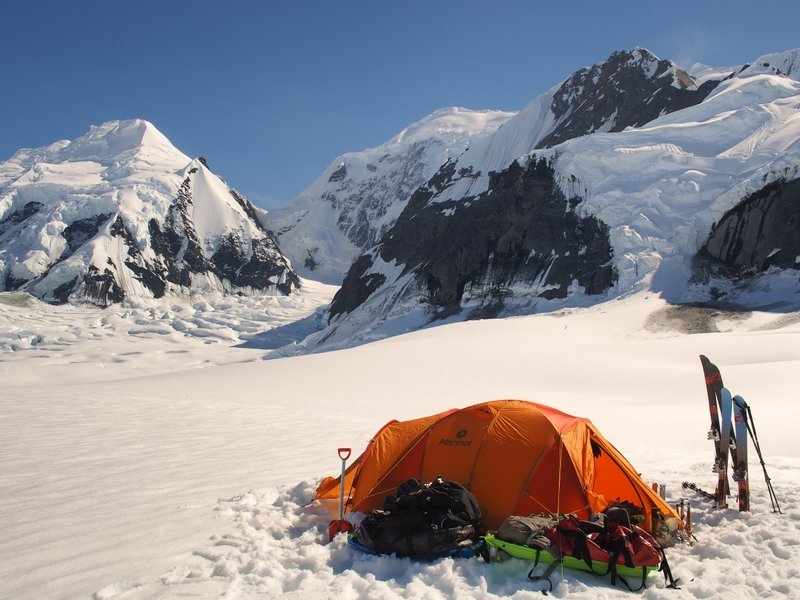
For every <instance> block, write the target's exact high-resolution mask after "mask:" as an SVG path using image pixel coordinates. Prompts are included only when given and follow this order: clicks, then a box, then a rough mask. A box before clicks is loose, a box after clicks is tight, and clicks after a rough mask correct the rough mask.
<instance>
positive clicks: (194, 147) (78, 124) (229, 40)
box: [0, 0, 800, 208]
mask: <svg viewBox="0 0 800 600" xmlns="http://www.w3.org/2000/svg"><path fill="white" fill-rule="evenodd" d="M0 17H1V18H2V19H1V20H2V23H3V28H2V34H0V67H2V74H3V75H2V81H3V84H4V85H3V86H2V90H0V160H5V159H7V158H9V157H10V156H11V155H12V154H13V153H14V152H15V151H16V150H17V149H19V148H21V147H37V146H43V145H46V144H49V143H51V142H54V141H56V140H59V139H74V138H76V137H78V136H80V135H82V134H83V133H85V132H86V131H87V130H88V129H89V126H90V125H92V124H99V123H102V122H105V121H108V120H113V119H130V118H136V117H141V118H144V119H147V120H149V121H151V122H153V123H154V124H155V125H156V127H158V128H159V129H160V130H161V131H162V132H163V133H164V134H165V135H166V136H167V137H169V138H170V140H172V142H173V143H174V144H175V145H176V146H177V147H178V148H179V149H181V150H182V151H183V152H185V153H186V154H189V155H190V156H197V155H201V154H202V155H204V156H205V157H206V158H207V159H208V161H209V163H210V166H211V168H212V169H213V170H214V171H215V172H216V173H217V174H219V175H221V176H222V177H223V178H225V179H226V180H227V181H228V182H229V183H230V184H231V185H233V186H234V187H236V188H237V189H239V190H240V191H242V192H243V193H245V194H246V195H247V196H248V197H249V198H250V199H251V200H253V201H254V202H255V203H256V204H259V205H260V206H263V207H266V208H274V207H276V206H279V205H281V204H283V203H284V202H286V201H287V200H289V199H291V198H292V197H293V196H294V195H296V194H297V193H299V192H300V191H301V190H302V189H303V188H304V187H305V186H306V185H308V184H310V183H311V182H312V181H313V180H314V179H315V178H316V177H317V176H318V175H319V173H320V172H321V171H322V169H323V168H325V166H326V165H327V164H328V163H329V162H330V161H332V160H333V159H334V158H335V157H336V156H338V155H340V154H343V153H345V152H349V151H356V150H362V149H364V148H368V147H372V146H376V145H379V144H381V143H383V142H384V141H386V140H388V139H389V138H390V137H392V136H393V135H395V134H396V133H398V132H399V131H400V130H401V129H403V128H404V127H405V126H407V125H409V124H411V123H413V122H414V121H417V120H419V119H421V118H422V117H424V116H425V115H427V114H429V113H431V112H433V111H434V110H436V109H439V108H443V107H446V106H454V105H457V106H465V107H467V108H473V109H483V108H492V109H503V110H519V109H521V108H522V107H523V106H525V105H526V104H527V103H528V102H530V101H531V100H532V99H533V98H534V97H536V96H537V95H538V94H540V93H542V92H544V91H545V90H547V89H548V88H550V87H551V86H553V85H554V84H556V83H558V82H560V81H562V80H563V79H565V78H566V77H568V76H569V75H570V74H571V73H572V72H573V71H575V70H576V69H578V68H581V67H583V66H587V65H591V64H593V63H595V62H600V61H603V60H604V59H606V58H607V57H608V56H609V55H610V54H611V53H612V52H613V51H614V50H619V49H629V48H633V47H635V46H642V47H645V48H648V49H650V50H652V51H653V52H654V53H655V54H657V55H658V56H659V57H660V58H668V59H672V60H675V61H676V62H677V63H678V64H680V65H681V66H684V67H689V66H691V65H692V64H694V63H695V62H703V63H706V64H710V65H715V66H722V65H735V64H742V63H745V62H748V61H750V60H753V59H755V58H757V57H758V56H760V55H762V54H766V53H769V52H778V51H783V50H788V49H791V48H796V47H800V33H799V32H798V29H797V24H798V23H800V2H793V1H789V0H784V1H780V2H776V1H772V0H759V2H740V1H738V0H729V1H725V2H716V1H703V0H695V1H693V2H684V1H672V2H618V1H603V2H600V1H596V0H595V1H591V2H574V1H573V2H548V3H544V2H537V1H534V0H529V1H521V0H513V1H510V0H509V1H504V0H493V1H488V0H487V1H485V2H477V1H473V0H461V1H458V2H456V1H451V0H427V1H417V0H403V1H401V2H397V1H395V2H388V1H381V0H373V1H371V2H370V1H366V0H362V1H358V2H356V1H349V0H340V1H337V2H332V1H327V0H326V1H317V2H310V1H303V0H293V1H289V0H286V1H282V0H272V1H270V0H263V1H255V0H250V1H244V0H242V1H236V0H231V1H229V2H222V1H220V0H217V1H216V2H210V1H206V0H192V1H184V0H156V1H153V0H137V1H135V2H122V1H121V0H103V1H101V0H95V1H87V0H69V1H67V0H49V1H43V0H8V1H5V2H3V3H2V4H1V5H0Z"/></svg>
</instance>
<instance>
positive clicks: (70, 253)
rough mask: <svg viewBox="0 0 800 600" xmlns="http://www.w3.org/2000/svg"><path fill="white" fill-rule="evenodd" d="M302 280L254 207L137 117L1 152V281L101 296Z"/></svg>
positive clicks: (53, 298) (267, 286)
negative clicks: (65, 139) (71, 136)
mask: <svg viewBox="0 0 800 600" xmlns="http://www.w3.org/2000/svg"><path fill="white" fill-rule="evenodd" d="M299 283H300V280H299V278H298V276H297V274H296V273H295V272H294V270H293V269H292V268H291V264H290V263H289V261H288V259H287V258H286V257H285V256H283V254H282V253H281V252H280V250H279V248H278V246H277V243H276V241H275V239H274V237H273V235H272V234H271V233H270V232H269V231H268V230H267V229H266V227H265V226H264V225H263V224H262V220H261V218H260V217H259V215H258V214H257V209H255V208H254V207H253V206H252V205H251V204H250V203H249V202H248V201H247V200H246V199H245V198H243V197H242V196H241V195H239V194H238V193H237V192H236V191H235V190H233V189H231V188H229V187H228V186H227V185H226V184H225V183H224V182H223V181H222V180H221V179H220V178H219V177H217V176H216V175H214V174H213V173H212V172H211V171H210V170H209V168H208V165H207V164H206V162H205V160H204V159H202V158H200V159H195V160H190V159H189V158H188V157H187V156H185V155H184V154H182V153H181V152H179V151H178V150H176V149H175V148H174V147H173V146H172V144H171V143H170V142H169V141H168V140H167V139H166V138H165V137H164V136H163V135H162V134H161V133H160V132H159V131H158V130H157V129H156V128H155V127H154V126H153V125H152V124H150V123H148V122H146V121H141V120H135V121H121V122H120V121H116V122H111V123H106V124H104V125H101V126H99V127H95V128H93V129H92V130H91V131H90V132H89V133H88V134H87V135H85V136H83V137H81V138H79V139H77V140H75V141H72V142H59V143H57V144H54V145H52V146H50V147H48V148H41V149H36V150H21V151H19V152H17V154H15V155H14V156H13V157H12V158H11V159H10V160H9V161H6V162H5V163H0V291H10V290H23V291H27V292H29V293H31V294H32V295H34V296H37V297H39V298H41V299H44V300H47V301H50V302H67V301H70V300H83V301H91V302H95V303H97V304H99V305H103V306H104V305H108V304H110V303H114V302H121V301H122V300H124V299H126V298H160V297H162V296H164V295H165V294H169V293H178V294H193V293H198V292H203V293H206V292H212V291H213V292H221V293H226V292H235V293H252V292H255V291H258V292H260V293H283V294H288V293H290V292H291V291H292V290H293V289H295V288H297V287H298V286H299Z"/></svg>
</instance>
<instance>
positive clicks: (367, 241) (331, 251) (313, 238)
mask: <svg viewBox="0 0 800 600" xmlns="http://www.w3.org/2000/svg"><path fill="white" fill-rule="evenodd" d="M513 114H514V113H508V112H503V111H488V110H487V111H473V110H469V109H465V108H459V107H451V108H444V109H441V110H438V111H436V112H434V113H432V114H430V115H428V116H427V117H425V118H423V119H421V120H420V121H417V122H416V123H413V124H412V125H409V126H408V127H406V128H405V129H404V130H403V131H401V132H400V133H398V134H397V135H396V136H394V137H393V138H392V139H390V140H389V141H387V142H385V143H384V144H382V145H380V146H378V147H375V148H369V149H367V150H363V151H361V152H351V153H348V154H345V155H343V156H339V157H338V158H336V159H335V160H334V161H333V162H331V164H330V165H329V166H328V167H327V168H326V169H325V171H323V172H322V174H321V175H320V176H319V178H317V180H316V181H315V182H314V183H312V184H311V185H309V186H308V187H307V188H306V189H305V190H303V192H302V193H301V194H300V195H299V196H297V197H296V198H294V199H292V200H291V201H289V202H288V203H287V204H286V205H285V206H283V207H281V208H279V209H277V210H275V211H273V212H271V213H270V214H269V223H270V227H271V228H272V229H273V230H274V231H276V232H277V234H278V237H279V241H280V244H281V248H282V249H283V251H284V252H286V254H287V255H288V256H289V258H290V259H291V260H292V264H293V265H294V266H295V268H297V269H298V271H299V272H300V273H301V274H303V276H305V277H311V278H314V279H318V280H321V281H325V282H329V283H339V282H341V280H342V279H343V278H344V275H345V274H346V273H347V270H348V269H349V268H350V265H351V264H352V262H353V259H355V258H356V256H358V254H360V253H361V252H362V251H363V250H365V249H367V248H369V247H370V246H372V245H373V244H374V243H375V242H376V240H377V239H378V238H379V237H380V236H381V235H382V234H383V233H384V232H385V231H386V230H387V229H388V228H389V227H390V226H391V225H392V223H394V221H395V220H396V219H397V216H398V215H399V214H400V212H402V210H403V208H404V207H405V204H406V202H407V201H408V198H409V196H410V195H411V193H412V192H413V191H414V190H416V189H417V188H418V187H419V186H420V185H422V184H423V183H425V182H426V181H428V179H430V178H431V177H432V176H433V175H434V173H436V171H437V170H438V169H439V167H441V166H442V165H443V164H444V163H445V162H447V160H448V159H450V158H452V157H455V156H458V155H459V154H461V153H462V152H463V151H464V149H465V148H467V147H469V145H470V144H472V143H474V141H475V140H476V139H480V138H481V137H483V136H485V135H487V134H488V133H490V132H492V131H494V130H495V129H497V128H498V127H499V126H500V125H501V124H502V123H504V122H505V121H506V120H508V119H509V118H510V117H511V116H513Z"/></svg>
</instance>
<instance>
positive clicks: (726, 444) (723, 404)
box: [714, 388, 733, 508]
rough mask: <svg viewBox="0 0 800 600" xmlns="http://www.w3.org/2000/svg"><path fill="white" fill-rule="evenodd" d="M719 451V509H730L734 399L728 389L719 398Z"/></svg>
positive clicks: (724, 389)
mask: <svg viewBox="0 0 800 600" xmlns="http://www.w3.org/2000/svg"><path fill="white" fill-rule="evenodd" d="M719 404H720V407H719V408H720V414H719V421H720V422H719V425H720V432H719V451H718V452H717V460H716V464H715V465H714V470H715V471H716V472H717V473H718V474H719V481H718V483H717V494H718V495H719V497H718V498H717V508H727V507H728V494H727V492H728V491H729V490H730V487H729V484H728V450H729V449H731V417H732V415H733V398H731V393H730V392H729V391H728V388H722V391H721V392H720V396H719Z"/></svg>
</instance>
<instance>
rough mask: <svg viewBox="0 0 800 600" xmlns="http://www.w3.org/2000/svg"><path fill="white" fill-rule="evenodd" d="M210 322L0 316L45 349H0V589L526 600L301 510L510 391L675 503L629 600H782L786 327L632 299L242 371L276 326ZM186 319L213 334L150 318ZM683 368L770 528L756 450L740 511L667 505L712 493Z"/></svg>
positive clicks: (519, 584) (501, 575)
mask: <svg viewBox="0 0 800 600" xmlns="http://www.w3.org/2000/svg"><path fill="white" fill-rule="evenodd" d="M325 293H326V291H325V289H324V288H323V289H322V290H319V295H318V296H316V300H313V301H312V296H313V294H312V293H311V292H309V298H308V299H307V302H308V304H307V305H305V306H301V307H296V310H295V309H292V307H290V306H287V307H284V311H285V321H283V320H281V319H283V317H281V319H279V320H278V321H277V322H276V323H274V327H276V328H277V329H280V328H281V326H282V325H285V323H288V322H289V321H291V320H292V319H290V315H289V313H290V312H291V311H292V310H295V312H294V313H293V315H294V319H297V318H300V317H302V316H304V315H307V314H311V313H313V311H314V309H315V307H316V306H318V305H319V304H321V303H322V302H323V300H324V297H325ZM8 296H9V295H3V296H2V297H3V299H4V300H5V299H7V298H8ZM328 298H329V296H328ZM17 300H19V299H17ZM16 304H20V302H16ZM23 304H24V303H23ZM220 306H221V305H219V304H215V302H214V301H212V299H208V300H206V301H205V304H203V303H199V302H198V303H196V304H195V305H194V306H193V307H192V308H186V309H185V312H180V311H177V310H170V311H167V310H165V309H159V310H160V311H161V312H159V310H156V309H155V308H153V307H151V310H152V312H151V313H147V314H148V315H149V318H150V320H149V325H148V327H149V328H150V329H148V330H145V329H144V325H143V323H144V321H145V318H144V317H143V314H144V313H142V312H140V311H142V310H144V309H143V308H141V307H139V308H136V309H133V308H129V309H128V310H127V312H126V310H123V309H120V310H119V311H116V309H110V310H106V311H98V310H94V309H92V310H87V309H76V308H74V307H73V308H71V309H70V307H50V306H47V305H43V304H40V303H35V302H34V303H33V306H27V305H25V306H18V305H17V306H15V305H14V303H13V302H12V303H11V305H9V304H8V303H3V304H0V315H1V316H2V318H3V322H2V323H3V327H2V328H0V331H3V332H4V335H5V332H6V331H7V328H8V327H10V326H11V325H12V324H13V326H14V327H18V328H20V330H23V329H24V330H25V331H28V332H30V334H31V335H38V336H39V337H41V338H43V339H44V340H45V342H44V343H43V344H38V345H31V346H30V347H27V348H24V347H23V348H20V349H18V350H16V351H14V352H11V351H9V350H8V349H7V348H6V347H5V346H4V349H3V352H2V354H0V369H2V373H3V381H4V385H3V387H2V391H1V392H0V415H2V417H0V529H2V531H3V532H4V536H3V537H2V539H0V580H2V581H4V582H6V583H5V584H4V589H3V592H2V593H0V596H3V597H6V596H7V597H9V598H15V599H26V598H31V599H33V598H50V597H53V598H88V597H94V598H97V599H108V598H115V597H119V598H125V599H134V600H137V599H142V598H182V597H187V596H188V597H201V598H222V597H225V598H264V597H267V598H270V597H283V596H288V597H297V598H328V597H330V598H333V597H337V598H338V597H344V598H453V597H455V598H504V597H513V598H538V597H540V593H539V592H538V591H537V590H538V589H539V588H538V587H537V586H534V585H533V584H531V583H529V582H528V581H527V580H526V579H525V574H526V573H527V570H528V569H529V568H530V565H527V564H526V563H524V562H522V561H517V560H512V561H508V562H506V563H503V564H493V565H484V564H483V563H481V562H479V561H477V560H449V559H448V560H444V561H439V562H436V563H433V564H420V563H413V562H411V561H408V560H397V559H393V558H385V557H381V558H376V557H370V556H366V555H363V554H359V553H356V552H354V551H353V550H351V549H350V548H349V547H348V546H347V545H346V544H344V543H343V541H342V540H336V541H335V542H334V543H333V544H328V543H326V542H327V539H326V533H325V531H326V526H327V523H328V521H329V520H330V519H331V518H332V512H331V509H334V507H323V506H318V505H316V504H314V503H312V504H311V505H308V506H306V504H307V503H308V502H309V501H310V500H311V499H312V498H313V493H314V488H315V486H316V483H317V482H318V481H319V479H320V478H321V477H324V476H326V475H330V474H336V473H337V472H338V469H339V467H340V462H339V459H338V457H337V456H336V448H337V447H340V446H351V447H352V448H353V453H354V456H357V455H358V454H359V453H360V452H361V450H363V448H364V447H365V446H366V444H367V442H368V440H369V439H370V437H371V436H372V435H373V434H374V433H375V432H376V431H377V430H378V429H379V428H380V427H381V426H382V425H383V424H384V423H385V422H386V421H388V420H390V419H392V418H396V419H408V418H414V417H419V416H423V415H428V414H433V413H435V412H438V411H440V410H443V409H446V408H451V407H463V406H468V405H470V404H474V403H477V402H482V401H485V400H489V399H495V398H523V399H528V400H533V401H536V402H541V403H544V404H549V405H552V406H555V407H557V408H559V409H561V410H564V411H566V412H569V413H572V414H576V415H580V416H586V417H589V418H591V419H592V420H593V421H594V423H595V424H596V425H597V426H598V428H599V429H600V430H601V431H602V432H603V434H604V435H605V436H606V437H607V438H608V439H609V440H610V441H611V442H612V443H613V444H614V445H615V446H617V448H618V449H619V450H620V451H622V452H623V453H624V454H625V455H626V456H627V457H628V458H629V460H630V461H631V462H632V464H633V465H634V466H636V468H637V469H639V470H640V471H641V473H642V474H643V476H644V478H645V479H646V480H647V481H659V482H662V483H664V484H665V485H666V488H667V496H668V498H670V499H671V500H674V501H677V500H678V499H679V498H680V497H685V498H686V499H689V500H691V501H692V508H693V511H694V515H695V534H696V536H697V537H698V540H699V542H698V543H696V544H695V545H694V546H692V547H689V546H679V547H675V548H672V549H670V550H669V552H668V557H669V558H670V562H671V565H672V567H673V571H674V573H675V575H676V576H677V577H681V579H682V583H683V587H682V590H681V591H679V592H676V591H673V590H665V589H664V587H663V580H662V579H660V578H659V577H657V576H651V578H650V580H649V581H650V583H649V589H648V590H647V591H645V592H643V593H642V596H643V597H645V598H673V599H674V598H714V597H723V596H720V590H721V589H723V586H724V589H725V594H724V597H725V598H754V597H774V596H781V595H783V596H786V597H792V596H793V595H794V597H797V593H796V590H795V589H794V588H793V587H792V585H791V581H792V578H793V577H795V576H796V575H797V570H798V567H797V565H798V564H800V562H798V559H800V531H798V529H800V508H799V507H798V505H797V502H796V500H795V498H796V497H797V495H798V492H800V440H798V439H797V436H796V435H794V434H793V432H792V429H791V427H790V426H789V425H787V424H790V423H793V422H797V418H798V416H800V415H798V412H800V408H798V407H797V405H796V402H794V395H793V394H794V381H795V377H796V375H795V374H796V373H797V369H798V366H800V365H798V363H800V353H798V350H797V348H798V347H800V346H799V345H798V336H799V335H800V320H798V319H797V314H796V313H787V314H777V313H774V314H773V313H753V314H752V315H750V316H746V315H745V316H744V317H742V318H739V319H734V318H730V317H729V316H728V315H717V316H716V317H714V318H713V319H710V318H709V319H706V322H703V325H704V326H707V325H709V322H710V323H711V324H712V325H713V327H716V328H718V329H722V330H724V332H721V333H698V334H693V335H689V334H686V333H679V332H678V325H679V324H681V323H683V324H684V325H685V326H686V330H689V331H691V330H698V329H697V322H698V321H701V320H702V319H700V318H699V317H697V315H694V314H692V313H690V314H689V316H687V317H686V318H684V317H682V316H681V313H680V312H679V313H677V314H676V313H674V312H670V311H673V309H672V308H669V307H667V306H666V305H665V303H664V302H663V301H661V300H660V299H658V298H656V297H655V296H653V295H649V296H648V295H637V296H633V297H630V298H627V299H624V300H620V301H615V302H609V303H606V304H603V305H600V306H597V307H594V308H589V309H582V310H565V311H562V312H560V313H555V314H551V315H538V316H530V317H519V318H512V319H503V320H494V321H471V322H466V323H457V324H451V325H447V326H443V327H436V328H430V329H426V330H422V331H418V332H415V333H412V334H408V335H402V336H398V337H394V338H390V339H386V340H383V341H380V342H377V343H373V344H368V345H364V346H360V347H358V348H353V349H350V350H342V351H337V352H331V353H324V354H315V355H309V356H301V357H294V358H283V359H278V360H268V361H263V360H261V359H262V358H264V357H266V356H268V354H269V349H267V348H268V346H269V345H270V344H269V341H270V340H269V338H267V337H265V336H268V335H269V333H270V332H269V331H264V330H266V329H268V328H269V327H270V326H273V325H271V324H270V323H268V322H264V323H262V326H263V330H262V333H259V334H256V335H253V336H251V334H250V333H249V332H245V331H243V329H244V327H243V326H241V325H236V323H240V324H245V325H248V326H250V325H253V326H255V325H254V324H255V323H256V319H255V318H254V317H253V316H252V315H253V313H254V312H255V310H254V307H253V306H252V305H250V304H249V303H248V302H245V301H242V302H240V303H239V302H234V301H230V302H229V303H228V304H226V305H225V308H224V310H219V308H220ZM212 309H213V310H212ZM190 315H193V318H194V319H195V320H196V322H197V323H202V327H198V329H199V330H200V331H206V332H207V333H209V334H210V333H211V332H215V335H213V336H212V337H209V336H204V337H198V336H194V335H192V334H191V333H188V334H187V333H179V332H178V331H177V330H176V329H175V328H174V327H172V326H171V325H170V323H178V322H180V321H181V320H186V321H188V320H189V318H188V317H189V316H190ZM248 315H249V316H248ZM668 317H669V318H668ZM93 319H94V321H93ZM103 319H105V322H106V323H107V325H108V329H107V331H105V332H104V333H102V334H101V335H100V337H99V338H95V337H94V332H95V328H94V327H93V324H94V323H95V322H98V321H101V320H103ZM136 328H141V330H142V331H141V333H139V334H137V335H136V336H135V337H136V342H135V343H134V342H132V337H134V336H131V335H130V334H129V332H130V331H131V330H132V329H136ZM290 329H291V326H290ZM167 330H169V331H171V333H169V335H165V334H164V333H158V332H159V331H167ZM56 333H57V334H58V336H60V338H61V340H60V343H59V344H58V345H56V344H53V345H52V347H50V346H48V344H49V342H47V340H48V339H49V337H48V336H51V335H54V334H56ZM289 333H290V332H289ZM246 338H249V339H246ZM210 340H213V342H211V343H207V342H209V341H210ZM243 340H244V341H245V343H246V344H247V345H249V347H242V341H243ZM259 346H260V347H259ZM137 347H138V348H140V350H139V352H141V354H131V353H130V352H131V351H132V350H133V348H137ZM48 348H49V349H48ZM173 350H180V351H181V353H179V354H178V353H172V354H169V353H168V352H169V351H173ZM159 352H160V353H159ZM700 353H704V354H707V355H708V356H709V357H710V358H711V359H712V361H714V362H715V363H717V364H718V365H719V366H720V368H721V370H722V374H723V377H724V380H725V382H726V384H727V385H728V386H729V387H730V388H731V389H732V390H733V391H734V393H737V394H741V395H743V396H744V397H745V399H746V400H747V401H748V402H749V403H750V405H751V406H752V408H753V414H754V417H755V420H756V426H757V429H758V433H759V436H760V439H761V442H762V445H763V450H764V452H765V456H766V459H767V465H768V468H769V472H770V475H771V476H772V479H773V484H774V487H775V489H776V492H777V493H778V497H779V500H780V501H781V505H782V508H783V509H784V512H785V514H784V515H782V516H781V515H773V514H772V513H771V512H770V505H769V501H768V498H767V496H766V488H765V485H764V482H763V476H762V474H761V472H760V468H759V465H758V463H757V462H756V458H755V456H754V453H751V456H752V457H751V487H752V490H753V513H752V514H750V515H748V514H739V513H738V512H737V511H736V510H734V509H729V510H727V511H723V512H718V511H712V510H710V508H709V507H708V506H707V504H706V503H705V501H703V500H702V499H700V498H699V497H697V496H696V495H694V493H689V492H686V493H684V492H683V490H682V489H681V487H680V484H681V482H682V481H685V480H689V481H694V482H695V483H697V484H698V485H699V486H700V487H703V488H705V489H712V490H713V487H714V484H715V480H716V477H715V475H713V474H712V473H711V463H712V456H711V455H712V447H711V443H710V442H709V441H708V440H707V439H706V432H707V430H708V411H707V408H706V397H705V388H704V385H703V379H702V371H701V368H700V362H699V360H698V358H697V357H698V355H699V354H700ZM112 354H113V357H114V358H116V359H117V362H113V361H110V360H106V361H104V362H103V363H102V364H103V365H104V366H103V367H100V366H99V365H100V362H99V361H101V359H102V358H104V357H111V356H112ZM201 366H206V367H207V368H199V367H201ZM98 374H99V375H98ZM98 376H100V377H101V378H100V379H98ZM334 510H335V509H334ZM554 583H556V588H555V590H554V592H553V595H554V596H556V597H570V598H622V597H630V596H629V595H628V593H627V592H622V591H621V590H616V589H613V588H611V587H610V586H609V585H608V583H607V582H606V581H602V580H596V579H594V578H593V577H591V576H588V575H581V574H576V573H573V572H565V573H564V574H563V575H561V574H559V575H556V576H555V577H554ZM4 595H6V596H4Z"/></svg>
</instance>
